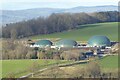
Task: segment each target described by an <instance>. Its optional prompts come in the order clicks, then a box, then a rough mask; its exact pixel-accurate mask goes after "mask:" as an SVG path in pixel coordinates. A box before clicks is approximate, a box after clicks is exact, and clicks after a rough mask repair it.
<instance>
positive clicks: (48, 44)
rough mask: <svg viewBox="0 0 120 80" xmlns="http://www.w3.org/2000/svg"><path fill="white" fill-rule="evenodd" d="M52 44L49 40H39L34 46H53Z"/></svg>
mask: <svg viewBox="0 0 120 80" xmlns="http://www.w3.org/2000/svg"><path fill="white" fill-rule="evenodd" d="M52 44H53V43H52V42H51V41H49V40H39V41H37V42H36V43H35V44H34V45H33V46H32V47H39V48H46V47H50V46H52Z"/></svg>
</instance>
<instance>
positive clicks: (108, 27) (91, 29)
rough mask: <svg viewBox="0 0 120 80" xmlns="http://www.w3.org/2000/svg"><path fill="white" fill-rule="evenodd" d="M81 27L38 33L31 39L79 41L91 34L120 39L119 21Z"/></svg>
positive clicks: (115, 39) (84, 39)
mask: <svg viewBox="0 0 120 80" xmlns="http://www.w3.org/2000/svg"><path fill="white" fill-rule="evenodd" d="M80 27H82V28H79V29H74V30H71V31H64V32H60V33H53V34H48V35H37V36H32V37H30V38H31V39H46V38H47V39H50V38H61V39H65V38H68V39H74V40H77V41H88V39H89V38H90V37H91V36H94V35H105V36H107V37H109V38H110V39H111V40H113V41H118V22H108V23H97V24H87V25H81V26H80Z"/></svg>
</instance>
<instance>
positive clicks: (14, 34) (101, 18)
mask: <svg viewBox="0 0 120 80" xmlns="http://www.w3.org/2000/svg"><path fill="white" fill-rule="evenodd" d="M119 15H120V14H119V13H118V12H117V11H108V12H95V13H73V14H70V13H61V14H60V13H59V14H52V15H50V16H49V17H47V18H43V17H39V18H37V19H32V20H28V21H22V22H18V23H13V24H12V23H11V24H7V25H6V26H4V27H3V28H2V32H3V34H2V37H3V38H23V37H28V36H32V35H38V34H50V33H54V32H62V31H65V30H71V29H74V28H76V27H77V26H78V25H82V24H92V23H100V22H117V21H120V20H119V17H120V16H119Z"/></svg>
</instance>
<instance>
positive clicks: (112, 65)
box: [0, 56, 118, 77]
mask: <svg viewBox="0 0 120 80" xmlns="http://www.w3.org/2000/svg"><path fill="white" fill-rule="evenodd" d="M33 62H38V64H39V65H41V66H42V65H43V66H42V67H41V68H45V67H48V66H44V65H45V64H46V60H3V61H2V76H3V77H6V75H7V74H8V73H9V72H14V73H17V72H19V71H24V70H26V69H28V67H30V66H31V65H32V63H33ZM59 62H60V64H61V63H70V62H72V61H66V60H59V61H56V60H47V64H50V65H53V64H55V63H59ZM98 62H99V64H100V66H101V69H102V71H103V70H104V71H107V72H109V71H112V70H118V56H107V57H104V58H102V59H100V60H99V61H98ZM0 63H1V62H0ZM50 65H49V66H50ZM76 66H80V67H83V66H86V64H79V65H76ZM28 73H30V72H23V73H21V74H17V75H16V77H20V76H23V75H26V74H28Z"/></svg>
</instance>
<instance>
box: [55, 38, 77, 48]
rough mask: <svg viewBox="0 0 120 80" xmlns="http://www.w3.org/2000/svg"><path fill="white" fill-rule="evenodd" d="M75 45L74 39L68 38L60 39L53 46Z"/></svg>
mask: <svg viewBox="0 0 120 80" xmlns="http://www.w3.org/2000/svg"><path fill="white" fill-rule="evenodd" d="M76 45H77V42H76V41H74V40H69V39H63V40H60V41H58V42H57V43H56V44H55V46H57V47H73V46H76Z"/></svg>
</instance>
